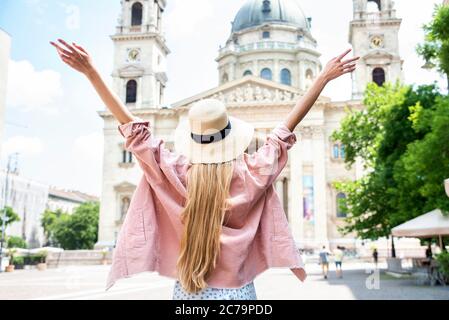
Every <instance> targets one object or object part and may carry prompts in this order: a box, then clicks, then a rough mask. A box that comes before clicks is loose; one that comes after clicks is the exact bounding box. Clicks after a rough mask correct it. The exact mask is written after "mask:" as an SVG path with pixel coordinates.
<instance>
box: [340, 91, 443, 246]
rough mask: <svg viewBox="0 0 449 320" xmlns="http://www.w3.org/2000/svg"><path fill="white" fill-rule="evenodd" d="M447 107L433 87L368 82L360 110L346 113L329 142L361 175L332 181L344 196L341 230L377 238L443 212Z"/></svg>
mask: <svg viewBox="0 0 449 320" xmlns="http://www.w3.org/2000/svg"><path fill="white" fill-rule="evenodd" d="M447 103H448V99H447V98H443V97H442V96H441V95H440V94H439V93H438V91H437V90H436V88H435V87H434V86H421V87H419V88H417V89H413V88H412V87H408V86H402V85H399V84H396V85H392V84H385V85H384V86H382V87H378V86H377V85H375V84H370V85H369V86H368V88H367V90H366V93H365V99H364V105H365V106H366V108H365V109H364V110H360V111H359V110H356V111H349V110H348V115H347V117H346V118H345V119H344V120H343V122H342V124H341V128H340V130H339V131H337V132H335V133H334V135H333V138H334V139H335V140H339V141H341V142H342V143H344V144H345V146H346V153H347V156H346V163H347V164H348V166H351V165H353V164H354V163H355V162H356V160H357V159H360V160H361V161H362V162H363V164H364V166H365V169H366V170H367V173H366V175H365V176H364V177H362V178H361V179H359V180H357V181H344V182H339V183H336V188H337V189H339V190H341V191H343V192H345V193H346V194H347V198H346V200H345V201H344V206H345V207H346V208H345V209H346V210H347V211H348V213H349V215H348V218H347V225H346V226H345V227H344V228H343V229H342V231H343V232H345V233H349V232H356V233H357V234H358V236H360V237H361V238H364V239H377V238H379V237H383V236H388V235H389V234H390V231H391V229H392V228H393V227H395V226H397V225H398V224H400V223H403V222H404V221H407V220H409V219H410V218H413V217H416V216H418V215H420V214H423V213H425V212H427V211H429V210H432V209H435V208H436V207H439V208H442V209H446V208H448V209H449V207H448V206H449V201H448V199H447V197H446V195H445V194H444V186H443V180H444V178H445V177H449V163H448V162H447V161H449V152H448V151H447V148H448V147H447V146H446V145H445V142H447V141H448V138H449V136H448V134H449V130H447V129H448V127H447V126H448V125H449V118H448V116H449V115H448V112H449V108H448V105H447ZM440 139H441V140H440Z"/></svg>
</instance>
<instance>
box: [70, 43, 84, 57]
mask: <svg viewBox="0 0 449 320" xmlns="http://www.w3.org/2000/svg"><path fill="white" fill-rule="evenodd" d="M72 44H73V46H74V47H75V48H76V49H78V50H79V51H81V52H83V53H85V54H88V53H87V51H86V50H85V49H84V48H83V47H81V46H79V45H77V44H76V43H75V42H73V43H72Z"/></svg>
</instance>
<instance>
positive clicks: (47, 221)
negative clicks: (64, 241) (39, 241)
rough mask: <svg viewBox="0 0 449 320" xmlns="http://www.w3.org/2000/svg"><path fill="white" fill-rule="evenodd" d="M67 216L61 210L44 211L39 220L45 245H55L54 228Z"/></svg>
mask: <svg viewBox="0 0 449 320" xmlns="http://www.w3.org/2000/svg"><path fill="white" fill-rule="evenodd" d="M64 216H65V217H64ZM67 216H68V213H66V212H63V211H62V210H61V209H57V210H56V211H51V210H48V209H47V210H45V211H44V213H43V214H42V218H41V226H42V228H43V229H44V235H45V239H46V241H47V245H53V244H55V243H56V239H55V237H54V232H55V226H56V224H57V222H58V221H59V220H60V219H64V218H66V217H67ZM63 217H64V218H63Z"/></svg>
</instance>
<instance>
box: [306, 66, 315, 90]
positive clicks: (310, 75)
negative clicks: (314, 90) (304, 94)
mask: <svg viewBox="0 0 449 320" xmlns="http://www.w3.org/2000/svg"><path fill="white" fill-rule="evenodd" d="M313 78H314V75H313V71H312V70H311V69H307V71H306V81H305V87H306V89H309V88H310V87H311V86H312V83H313Z"/></svg>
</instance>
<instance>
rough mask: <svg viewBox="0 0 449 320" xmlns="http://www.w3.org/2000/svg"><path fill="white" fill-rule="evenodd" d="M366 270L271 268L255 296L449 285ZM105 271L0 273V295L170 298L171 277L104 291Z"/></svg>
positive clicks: (425, 295)
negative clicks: (324, 272) (302, 272)
mask: <svg viewBox="0 0 449 320" xmlns="http://www.w3.org/2000/svg"><path fill="white" fill-rule="evenodd" d="M380 267H381V268H382V267H384V266H382V265H381V266H380ZM370 268H372V266H371V265H370V264H362V263H352V264H351V265H348V264H347V265H346V271H345V273H344V278H343V279H338V278H337V277H336V275H335V272H334V271H333V270H331V273H330V276H329V278H328V279H327V280H325V279H323V278H322V277H321V275H320V270H319V266H318V265H316V264H309V265H307V271H308V273H309V278H308V279H307V281H306V282H305V283H304V284H302V283H300V281H299V280H296V278H295V276H294V275H293V274H292V273H291V272H290V271H289V270H288V269H271V270H269V271H267V272H265V273H263V274H262V275H260V276H259V277H257V279H256V280H255V286H256V290H257V294H258V298H259V300H264V299H274V300H308V299H327V300H334V299H344V300H354V299H355V300H360V299H362V300H363V299H386V300H392V299H404V300H410V299H432V300H436V299H438V300H441V299H444V300H449V287H428V286H422V285H418V284H417V282H416V280H415V279H413V278H404V279H396V278H394V277H391V276H389V275H386V274H384V273H383V272H378V273H376V272H375V273H372V272H371V271H372V270H371V271H370ZM108 270H109V267H108V266H73V267H64V268H59V269H49V270H47V271H43V272H42V271H37V270H18V271H15V272H14V273H1V274H0V299H2V300H4V299H45V300H62V299H69V300H79V299H81V300H114V299H121V300H122V299H124V300H127V299H132V300H154V299H162V300H166V299H171V295H172V290H173V283H174V281H173V280H171V279H168V278H165V277H161V276H159V275H157V274H155V273H147V274H142V275H138V276H135V277H132V278H129V279H124V280H121V281H119V282H118V283H117V284H116V286H114V287H113V288H112V289H111V290H109V291H107V292H106V291H105V290H104V285H105V282H106V276H107V273H108Z"/></svg>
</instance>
